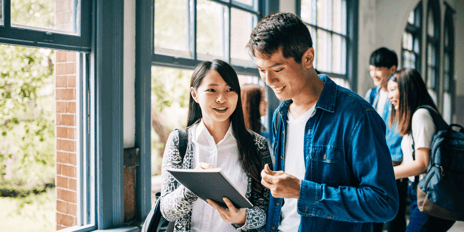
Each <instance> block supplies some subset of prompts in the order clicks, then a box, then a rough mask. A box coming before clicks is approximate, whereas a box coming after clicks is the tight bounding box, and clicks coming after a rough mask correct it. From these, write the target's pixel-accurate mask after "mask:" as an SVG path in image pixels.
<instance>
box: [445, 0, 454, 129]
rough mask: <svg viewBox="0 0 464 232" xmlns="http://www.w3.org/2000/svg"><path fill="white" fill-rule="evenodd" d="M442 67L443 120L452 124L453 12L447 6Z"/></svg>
mask: <svg viewBox="0 0 464 232" xmlns="http://www.w3.org/2000/svg"><path fill="white" fill-rule="evenodd" d="M443 59H444V66H443V79H444V86H443V118H444V119H445V121H446V122H447V123H452V122H453V106H454V85H455V84H454V75H453V70H454V25H453V10H451V8H450V7H449V6H447V9H446V12H445V32H444V55H443Z"/></svg>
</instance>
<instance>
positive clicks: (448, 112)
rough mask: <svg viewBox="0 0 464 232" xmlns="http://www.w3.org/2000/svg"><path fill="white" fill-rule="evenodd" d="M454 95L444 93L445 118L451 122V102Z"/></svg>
mask: <svg viewBox="0 0 464 232" xmlns="http://www.w3.org/2000/svg"><path fill="white" fill-rule="evenodd" d="M451 99H452V95H451V93H447V92H445V94H443V119H445V121H446V122H447V123H448V124H450V123H451V122H452V109H451V107H452V106H451V104H452V101H451Z"/></svg>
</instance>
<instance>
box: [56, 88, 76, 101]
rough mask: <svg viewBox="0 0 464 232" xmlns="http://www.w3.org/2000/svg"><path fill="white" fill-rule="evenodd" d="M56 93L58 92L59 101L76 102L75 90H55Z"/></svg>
mask: <svg viewBox="0 0 464 232" xmlns="http://www.w3.org/2000/svg"><path fill="white" fill-rule="evenodd" d="M57 92H60V98H59V99H61V100H76V97H75V95H74V93H75V92H76V90H75V89H61V90H57Z"/></svg>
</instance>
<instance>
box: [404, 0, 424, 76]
mask: <svg viewBox="0 0 464 232" xmlns="http://www.w3.org/2000/svg"><path fill="white" fill-rule="evenodd" d="M413 11H414V13H413V14H414V24H415V25H413V24H411V23H409V21H408V22H407V24H406V28H405V32H406V33H410V34H412V39H413V49H412V50H408V49H406V48H404V47H403V40H402V43H401V67H402V68H406V65H405V57H404V53H405V52H409V53H413V54H415V56H416V60H415V64H414V65H415V68H414V69H416V70H421V60H422V1H420V2H419V3H418V4H417V6H416V7H415V8H414V10H413ZM416 40H417V41H419V43H418V44H417V45H418V48H416V47H415V46H416V44H415V43H414V41H416ZM414 50H417V51H418V52H417V53H416V52H415V51H414ZM408 68H410V67H408Z"/></svg>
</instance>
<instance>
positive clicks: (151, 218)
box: [140, 129, 188, 232]
mask: <svg viewBox="0 0 464 232" xmlns="http://www.w3.org/2000/svg"><path fill="white" fill-rule="evenodd" d="M176 130H177V131H178V132H179V147H178V148H177V149H178V150H179V154H180V157H181V158H182V159H184V156H185V152H186V150H187V141H188V134H187V132H186V131H185V130H181V129H176ZM155 196H156V203H155V205H154V206H153V207H152V208H151V210H150V213H149V214H148V216H147V218H146V219H145V222H144V223H143V226H142V229H141V230H140V231H141V232H172V231H173V230H174V222H170V221H168V220H166V219H165V218H164V217H163V215H162V214H161V210H160V208H161V206H160V204H161V203H160V201H161V193H160V192H157V193H156V194H155Z"/></svg>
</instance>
